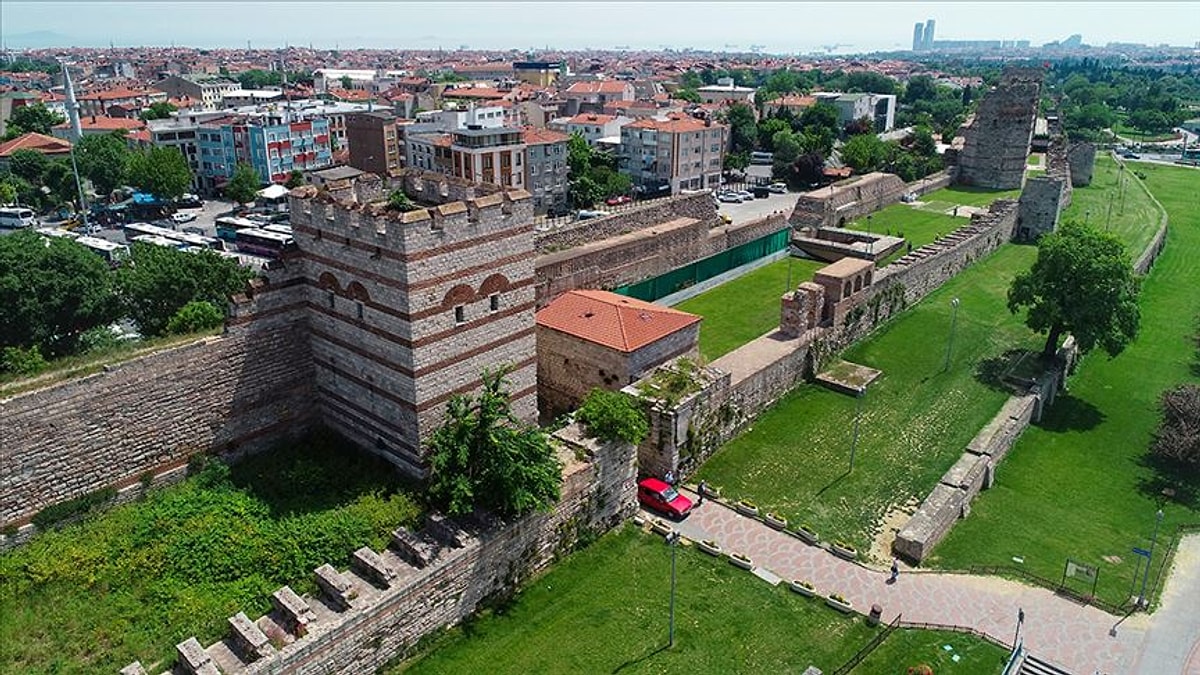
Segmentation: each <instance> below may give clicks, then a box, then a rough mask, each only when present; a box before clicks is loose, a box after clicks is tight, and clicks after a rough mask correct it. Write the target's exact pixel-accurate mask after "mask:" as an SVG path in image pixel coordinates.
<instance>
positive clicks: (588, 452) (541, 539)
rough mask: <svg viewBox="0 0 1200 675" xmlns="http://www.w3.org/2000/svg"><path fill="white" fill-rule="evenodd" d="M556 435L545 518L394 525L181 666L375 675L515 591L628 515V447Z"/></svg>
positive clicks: (195, 648) (182, 648)
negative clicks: (384, 537) (555, 471)
mask: <svg viewBox="0 0 1200 675" xmlns="http://www.w3.org/2000/svg"><path fill="white" fill-rule="evenodd" d="M556 437H557V438H558V439H559V440H560V441H561V442H562V444H563V450H562V452H561V453H560V457H561V458H562V459H563V460H564V462H565V466H564V470H563V486H562V497H561V499H560V500H559V502H558V504H556V505H555V507H554V509H553V510H552V511H550V512H547V513H534V514H530V515H528V516H525V517H522V518H520V519H518V520H515V521H513V522H509V523H505V522H500V521H496V520H494V519H483V518H481V519H463V520H453V519H446V518H442V517H437V516H434V517H431V518H430V519H429V521H428V523H427V525H426V526H425V528H423V529H422V530H421V531H419V532H409V531H407V530H398V531H397V532H396V533H395V535H394V537H393V543H392V546H391V548H389V549H388V550H385V551H382V552H374V551H371V550H369V549H360V550H359V551H357V552H355V556H354V557H355V561H354V564H352V566H351V569H349V570H347V571H345V572H341V571H339V570H336V569H334V568H332V567H331V566H329V565H323V566H321V567H319V568H317V570H315V572H314V574H316V575H317V580H318V587H319V588H320V589H321V591H320V592H319V593H318V595H317V596H315V597H303V598H302V597H300V596H298V595H297V594H295V593H294V592H292V591H291V589H290V588H288V587H286V586H285V587H283V588H282V589H280V590H279V591H277V592H276V594H275V597H274V600H273V604H274V606H275V610H274V611H273V612H271V613H270V614H268V615H266V616H263V617H260V618H259V619H258V620H256V621H253V622H250V621H249V620H248V619H245V616H244V615H238V616H235V617H231V619H230V624H231V635H230V637H229V638H227V639H225V640H222V641H219V642H216V643H214V644H212V645H209V646H208V647H203V646H201V645H200V644H199V643H198V642H197V641H196V640H195V639H194V638H191V639H189V640H187V641H184V642H182V643H180V645H179V646H178V648H177V651H178V652H179V657H180V658H179V660H180V664H179V666H180V668H181V669H182V670H183V671H184V672H212V671H211V670H210V671H205V670H204V669H205V668H210V669H211V668H214V667H215V668H219V670H220V672H222V673H225V674H226V675H238V674H243V673H245V674H259V673H289V674H291V675H316V674H318V673H321V674H323V673H335V672H336V673H369V672H374V671H375V670H377V669H378V668H380V667H382V666H384V665H385V664H387V663H388V662H390V661H393V660H394V659H396V658H399V657H402V656H404V655H405V654H406V653H407V652H408V650H410V649H411V648H412V647H413V646H414V645H415V644H416V643H417V641H418V640H420V639H421V638H422V637H424V636H426V635H429V634H431V633H433V632H434V631H437V630H439V629H441V628H444V627H446V626H450V625H454V624H456V623H458V622H460V621H462V620H463V619H465V618H467V617H468V616H470V615H471V614H473V613H474V612H475V611H476V610H477V609H479V607H480V606H481V605H482V604H483V603H485V602H487V601H488V600H490V599H493V598H496V597H499V596H503V595H505V594H508V593H512V592H515V591H516V590H517V589H518V587H519V586H520V584H521V583H522V582H523V581H525V580H527V579H528V578H529V577H530V576H531V575H533V574H536V573H537V572H538V571H540V570H542V569H544V568H545V567H546V566H547V565H548V564H550V563H551V562H553V561H554V560H555V558H557V557H558V556H559V555H561V554H563V553H565V552H568V551H569V550H570V549H571V548H572V547H573V546H574V545H575V544H576V542H577V541H578V539H579V537H580V536H582V535H584V534H585V533H587V532H602V531H605V530H608V529H610V528H612V527H614V526H615V525H618V524H620V523H621V522H622V521H624V520H625V519H626V518H628V517H630V516H631V515H633V513H634V512H635V511H636V509H637V506H636V500H635V489H634V464H633V458H634V452H633V448H632V446H628V445H598V444H596V443H595V442H594V441H591V440H587V439H583V438H582V437H581V434H580V432H579V429H578V427H574V426H572V427H568V428H567V429H564V430H562V431H561V432H559V433H558V434H556ZM577 455H578V456H582V457H584V459H582V460H579V459H576V456H577ZM130 667H131V668H135V667H139V666H136V664H131V666H130ZM131 672H136V671H131Z"/></svg>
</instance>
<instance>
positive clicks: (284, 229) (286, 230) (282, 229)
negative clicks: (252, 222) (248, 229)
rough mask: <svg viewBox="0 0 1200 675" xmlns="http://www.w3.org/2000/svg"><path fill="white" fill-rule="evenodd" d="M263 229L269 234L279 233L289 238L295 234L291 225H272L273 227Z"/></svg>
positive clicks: (267, 226) (265, 226)
mask: <svg viewBox="0 0 1200 675" xmlns="http://www.w3.org/2000/svg"><path fill="white" fill-rule="evenodd" d="M262 229H264V230H266V231H267V232H279V233H280V234H286V235H287V236H289V237H290V236H292V234H293V231H292V226H291V225H277V224H271V225H264V226H263V227H262Z"/></svg>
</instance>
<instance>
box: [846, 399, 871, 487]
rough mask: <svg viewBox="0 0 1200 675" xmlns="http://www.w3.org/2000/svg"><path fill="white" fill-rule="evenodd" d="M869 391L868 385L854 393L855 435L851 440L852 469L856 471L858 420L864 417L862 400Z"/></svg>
mask: <svg viewBox="0 0 1200 675" xmlns="http://www.w3.org/2000/svg"><path fill="white" fill-rule="evenodd" d="M866 393H867V389H866V387H860V388H859V389H858V391H857V392H856V393H855V394H854V399H855V403H854V437H853V438H852V439H851V440H850V471H851V472H853V471H854V453H855V452H856V451H857V450H858V421H859V418H860V417H862V401H863V395H864V394H866Z"/></svg>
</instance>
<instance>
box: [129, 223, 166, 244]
mask: <svg viewBox="0 0 1200 675" xmlns="http://www.w3.org/2000/svg"><path fill="white" fill-rule="evenodd" d="M173 234H175V230H170V229H167V228H165V227H159V226H158V225H151V224H150V223H129V224H128V225H126V226H125V241H127V242H130V243H133V241H134V240H135V239H137V238H138V237H140V236H144V235H145V236H152V237H166V238H168V239H170V238H172V237H171V235H173Z"/></svg>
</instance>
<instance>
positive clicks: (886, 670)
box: [850, 628, 1009, 675]
mask: <svg viewBox="0 0 1200 675" xmlns="http://www.w3.org/2000/svg"><path fill="white" fill-rule="evenodd" d="M947 646H949V647H950V649H946V647H947ZM1008 655H1009V654H1008V650H1006V649H1002V648H1000V647H997V646H996V645H994V644H992V643H990V642H987V641H986V640H981V639H979V638H976V637H974V636H972V635H967V634H964V633H955V632H952V631H929V630H914V629H908V628H902V629H900V630H897V631H896V632H894V633H892V634H891V635H889V636H888V638H887V639H886V640H884V641H883V644H881V645H879V647H877V648H876V649H875V651H873V652H871V653H870V654H868V655H867V658H865V659H863V661H862V663H860V664H858V665H857V666H855V668H854V670H852V671H850V672H851V673H853V675H902V674H903V673H904V672H905V671H906V670H907V668H908V667H910V666H915V665H919V664H924V665H927V666H929V667H930V668H933V672H934V673H937V675H955V674H960V675H976V673H998V672H1000V671H1002V670H1003V669H1004V664H1005V663H1007V662H1008ZM955 656H957V657H958V660H957V661H955V660H954V657H955Z"/></svg>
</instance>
